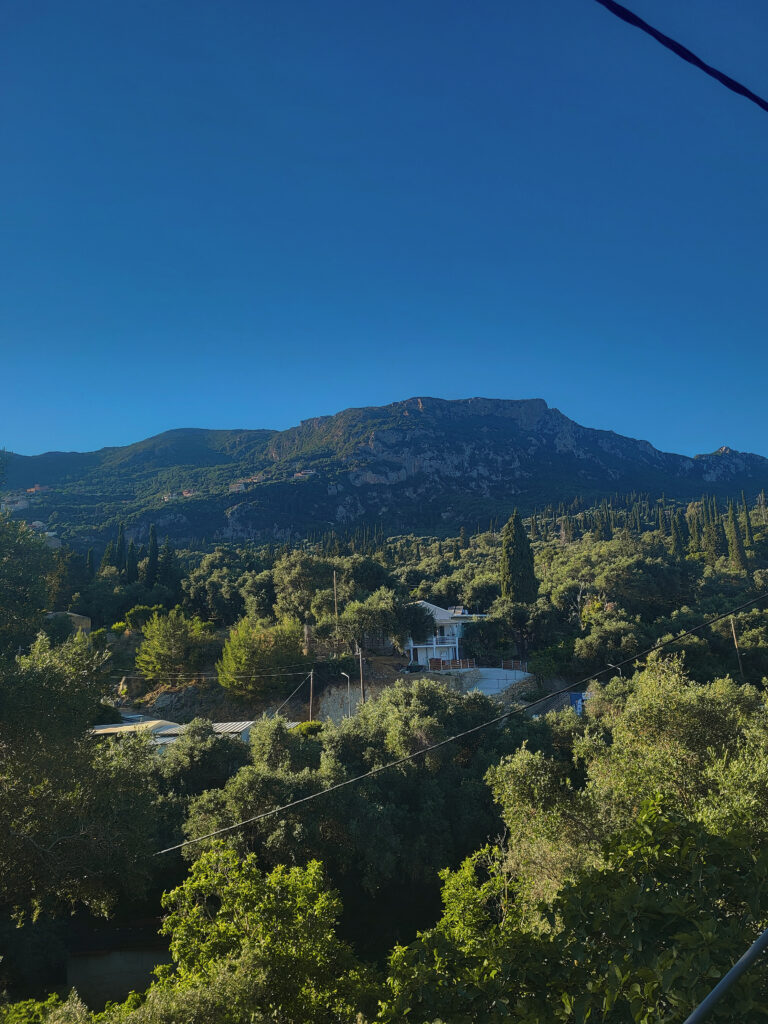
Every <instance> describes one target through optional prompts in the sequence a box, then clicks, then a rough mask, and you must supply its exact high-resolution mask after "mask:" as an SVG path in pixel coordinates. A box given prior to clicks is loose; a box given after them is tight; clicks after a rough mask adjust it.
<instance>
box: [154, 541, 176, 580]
mask: <svg viewBox="0 0 768 1024" xmlns="http://www.w3.org/2000/svg"><path fill="white" fill-rule="evenodd" d="M180 579H181V573H180V572H179V563H178V559H177V558H176V552H175V551H174V550H173V548H172V547H171V543H170V541H169V540H168V538H167V537H166V538H165V542H164V544H163V549H162V551H161V552H160V557H159V558H158V561H157V582H158V583H159V584H160V586H161V587H167V588H168V589H169V590H176V588H177V587H178V585H179V582H180Z"/></svg>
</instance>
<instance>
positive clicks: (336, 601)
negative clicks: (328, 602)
mask: <svg viewBox="0 0 768 1024" xmlns="http://www.w3.org/2000/svg"><path fill="white" fill-rule="evenodd" d="M333 617H334V618H335V620H336V634H335V636H334V638H333V646H334V648H335V652H334V653H336V654H338V653H339V598H338V593H337V591H336V570H335V569H334V570H333Z"/></svg>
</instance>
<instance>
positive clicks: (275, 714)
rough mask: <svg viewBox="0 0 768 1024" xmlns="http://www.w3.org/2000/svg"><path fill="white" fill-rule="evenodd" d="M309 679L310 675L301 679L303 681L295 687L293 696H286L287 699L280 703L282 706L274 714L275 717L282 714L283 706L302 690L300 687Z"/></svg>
mask: <svg viewBox="0 0 768 1024" xmlns="http://www.w3.org/2000/svg"><path fill="white" fill-rule="evenodd" d="M310 674H311V673H310ZM308 679H309V675H306V676H304V678H303V679H302V680H301V682H300V683H299V685H298V686H297V687H296V689H295V690H294V691H293V693H292V694H291V696H290V697H286V698H285V700H284V701H283V703H282V704H281V705H280V707H279V708H278V709H277V711H275V712H274V714H273V715H272V717H273V718H277V716H278V715H279V714H280V712H281V711H282V710H283V708H284V707H285V705H286V704H287V703H288V701H289V700H291V699H292V698H293V697H295V696H296V694H297V693H298V692H299V690H300V689H301V688H302V686H303V685H304V683H306V681H307V680H308Z"/></svg>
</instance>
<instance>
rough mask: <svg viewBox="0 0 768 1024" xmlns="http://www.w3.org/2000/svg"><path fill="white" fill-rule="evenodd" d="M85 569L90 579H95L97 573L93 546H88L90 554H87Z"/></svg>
mask: <svg viewBox="0 0 768 1024" xmlns="http://www.w3.org/2000/svg"><path fill="white" fill-rule="evenodd" d="M85 571H86V572H87V573H88V579H91V580H92V579H93V577H94V576H95V575H96V560H95V555H94V551H93V548H88V554H87V555H86V556H85Z"/></svg>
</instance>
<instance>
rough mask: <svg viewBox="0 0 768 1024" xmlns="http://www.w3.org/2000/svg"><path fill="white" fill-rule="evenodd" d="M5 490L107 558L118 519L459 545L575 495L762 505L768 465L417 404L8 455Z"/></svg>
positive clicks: (746, 457) (218, 531) (175, 534)
mask: <svg viewBox="0 0 768 1024" xmlns="http://www.w3.org/2000/svg"><path fill="white" fill-rule="evenodd" d="M36 485H39V487H40V488H41V489H40V490H37V491H35V492H34V493H33V494H31V495H27V494H26V492H27V490H29V489H30V488H34V487H35V486H36ZM6 487H7V488H8V489H9V490H10V492H11V494H10V499H11V500H12V502H18V501H19V500H20V501H21V502H22V504H23V503H24V502H25V501H26V502H28V504H27V505H25V506H24V507H23V508H22V507H19V508H18V511H17V513H16V514H19V515H22V516H23V517H24V518H26V519H27V520H28V521H32V520H40V521H43V522H44V523H46V525H47V527H48V528H49V529H52V530H57V531H58V532H59V534H60V535H61V536H62V537H63V538H64V539H66V540H68V541H69V542H71V543H72V544H75V545H76V546H78V547H79V548H81V549H85V548H86V547H87V546H89V545H90V544H93V545H95V546H96V547H97V548H99V549H101V548H103V545H104V543H105V542H106V541H105V536H106V534H107V533H108V532H109V530H111V529H113V528H115V527H116V526H117V524H118V522H120V521H122V522H124V523H125V527H126V530H127V533H128V536H129V537H133V538H135V539H136V540H137V542H146V540H147V537H148V531H149V525H150V523H152V522H154V523H155V525H156V527H157V529H158V530H159V531H160V533H161V535H163V536H165V535H166V534H167V535H168V536H169V537H170V538H171V539H172V540H173V541H174V542H175V543H177V544H179V545H182V544H183V545H185V546H189V545H190V544H195V545H203V546H204V545H205V544H211V543H214V542H217V541H228V542H233V541H234V542H237V541H243V540H249V541H256V542H268V541H288V542H293V541H294V540H296V539H298V538H301V537H306V536H308V535H309V534H312V533H321V532H324V531H325V530H327V529H328V527H329V526H330V527H334V528H336V529H337V530H339V531H349V530H354V529H357V528H361V527H368V528H369V529H377V530H382V531H383V532H384V533H385V534H395V533H410V532H412V531H413V532H416V533H424V532H431V533H434V534H437V535H441V536H449V535H451V534H453V533H456V532H458V530H459V528H460V526H462V525H464V526H467V527H469V526H471V527H473V528H477V525H478V524H480V526H481V527H483V528H484V527H486V526H487V525H488V523H489V521H490V520H495V519H498V520H500V521H504V520H506V519H507V518H508V517H509V515H510V513H511V512H512V509H513V508H515V507H518V508H520V509H521V511H523V512H524V513H528V514H530V513H531V512H533V511H534V509H536V508H544V507H546V506H547V505H550V504H553V505H555V506H557V505H558V504H559V503H560V502H561V501H563V500H564V498H565V497H566V496H567V498H568V500H569V501H570V500H571V499H572V498H574V497H578V498H579V500H580V501H581V503H582V507H588V506H590V505H592V504H594V503H595V502H598V501H600V500H601V499H602V498H609V497H611V496H612V495H615V494H617V493H630V492H636V493H644V492H650V493H653V494H656V495H658V494H662V493H664V494H666V495H667V496H669V497H671V498H675V499H678V500H685V501H688V500H691V499H693V498H695V497H697V496H698V495H700V494H701V493H702V492H703V491H707V492H709V493H711V494H713V495H716V496H719V497H722V498H727V497H728V496H730V495H732V494H738V493H739V492H740V491H741V490H744V491H745V492H746V493H747V494H750V495H755V494H757V493H758V492H759V491H760V490H762V489H763V488H765V487H768V459H765V458H763V457H761V456H759V455H750V454H745V453H740V452H734V451H731V450H730V449H728V448H727V447H723V448H721V449H720V450H718V451H717V452H715V453H713V454H709V455H700V456H697V457H696V458H687V457H685V456H681V455H673V454H668V453H665V452H660V451H658V450H657V449H655V448H654V447H653V446H652V445H650V444H648V442H646V441H636V440H634V439H632V438H627V437H622V436H621V435H619V434H615V433H612V432H610V431H604V430H593V429H590V428H587V427H582V426H580V425H579V424H577V423H574V422H573V420H570V419H568V418H567V417H566V416H564V415H563V414H562V413H561V412H559V411H558V410H557V409H550V408H548V406H547V404H546V402H544V401H542V400H541V399H532V400H527V401H505V400H496V399H481V398H475V399H466V400H461V401H444V400H441V399H434V398H412V399H409V400H407V401H404V402H396V403H394V404H392V405H388V406H383V407H381V408H365V409H347V410H345V411H344V412H340V413H338V414H336V415H335V416H325V417H320V418H317V419H312V420H306V421H304V422H303V423H302V424H300V425H299V426H298V427H293V428H291V429H290V430H284V431H270V430H218V431H216V430H199V429H195V430H193V429H188V430H174V431H169V432H168V433H165V434H161V435H159V436H157V437H153V438H149V439H147V440H145V441H141V442H139V443H138V444H133V445H129V446H127V447H125V448H105V449H102V450H101V451H98V452H91V453H86V454H78V453H56V452H52V453H48V454H46V455H39V456H34V457H25V456H19V455H10V456H9V458H8V465H7V480H6ZM14 507H16V506H15V505H14Z"/></svg>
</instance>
